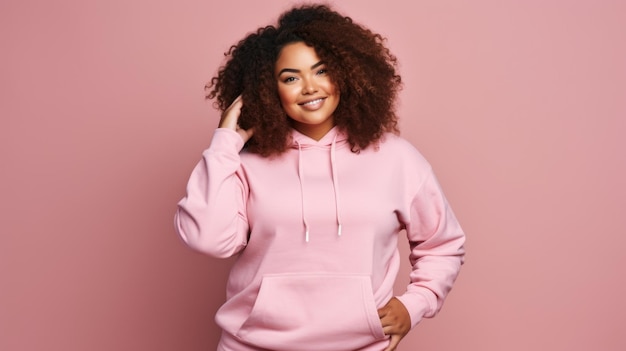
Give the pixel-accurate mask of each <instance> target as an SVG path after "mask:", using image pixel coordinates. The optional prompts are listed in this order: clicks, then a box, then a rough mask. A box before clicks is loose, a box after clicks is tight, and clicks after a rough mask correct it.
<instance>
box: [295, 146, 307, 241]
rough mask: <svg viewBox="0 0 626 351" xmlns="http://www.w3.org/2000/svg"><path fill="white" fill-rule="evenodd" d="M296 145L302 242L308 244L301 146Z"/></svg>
mask: <svg viewBox="0 0 626 351" xmlns="http://www.w3.org/2000/svg"><path fill="white" fill-rule="evenodd" d="M296 144H298V179H299V180H300V196H301V197H302V223H303V224H304V240H305V241H306V242H307V243H308V242H309V224H308V223H307V222H306V211H305V210H304V203H305V201H304V184H303V183H304V179H303V176H304V173H303V171H302V145H300V143H299V142H298V141H297V140H296Z"/></svg>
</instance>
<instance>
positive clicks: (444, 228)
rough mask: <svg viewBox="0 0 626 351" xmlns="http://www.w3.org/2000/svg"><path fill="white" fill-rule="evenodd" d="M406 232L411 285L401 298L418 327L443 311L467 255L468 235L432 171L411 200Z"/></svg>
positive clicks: (412, 322)
mask: <svg viewBox="0 0 626 351" xmlns="http://www.w3.org/2000/svg"><path fill="white" fill-rule="evenodd" d="M410 201H411V202H410V209H409V213H408V215H409V218H408V222H407V223H406V224H405V225H406V232H407V236H408V239H409V245H410V248H411V253H410V256H409V259H410V262H411V266H412V270H411V274H410V281H411V283H410V284H409V286H408V287H407V291H406V292H405V293H404V294H403V295H402V296H399V297H398V299H399V300H400V301H401V302H402V303H403V304H404V306H405V307H406V308H407V310H408V311H409V314H410V315H411V325H412V327H414V326H415V325H417V323H419V322H420V320H421V319H422V318H423V317H427V318H430V317H433V316H434V315H435V314H437V312H438V311H439V310H440V309H441V306H442V305H443V301H444V299H445V298H446V295H447V294H448V292H450V289H451V288H452V284H453V283H454V281H455V279H456V277H457V275H458V273H459V270H460V268H461V265H462V264H463V259H464V255H465V250H464V243H465V234H464V233H463V230H462V229H461V227H460V225H459V223H458V221H457V219H456V218H455V216H454V213H453V212H452V209H451V208H450V206H449V205H448V202H447V201H446V199H445V197H444V195H443V192H442V190H441V187H440V186H439V183H438V182H437V180H436V178H435V175H434V174H433V173H432V170H431V171H430V172H429V173H428V175H427V176H426V179H425V180H424V182H423V183H422V185H421V186H420V187H419V188H418V191H417V193H416V194H415V196H414V197H413V198H412V199H411V200H410Z"/></svg>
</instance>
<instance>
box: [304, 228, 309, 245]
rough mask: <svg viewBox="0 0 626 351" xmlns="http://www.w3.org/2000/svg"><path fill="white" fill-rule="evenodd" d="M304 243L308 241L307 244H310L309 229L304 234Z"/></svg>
mask: <svg viewBox="0 0 626 351" xmlns="http://www.w3.org/2000/svg"><path fill="white" fill-rule="evenodd" d="M304 241H306V242H307V243H308V242H309V230H308V229H307V230H306V232H305V233H304Z"/></svg>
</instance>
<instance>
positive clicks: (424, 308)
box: [396, 292, 434, 328]
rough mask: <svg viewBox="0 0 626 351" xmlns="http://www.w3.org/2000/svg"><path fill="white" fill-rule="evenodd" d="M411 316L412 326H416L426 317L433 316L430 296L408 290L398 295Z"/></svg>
mask: <svg viewBox="0 0 626 351" xmlns="http://www.w3.org/2000/svg"><path fill="white" fill-rule="evenodd" d="M396 298H397V299H398V300H400V302H402V304H403V305H404V307H406V310H407V311H409V315H410V316H411V328H413V327H415V326H416V325H417V324H418V323H419V322H420V321H421V320H422V318H424V317H431V316H432V315H433V314H434V313H433V311H434V308H432V306H431V304H430V302H429V301H428V298H427V297H426V296H424V295H422V294H420V293H416V292H410V293H409V292H407V293H405V294H404V295H402V296H397V297H396Z"/></svg>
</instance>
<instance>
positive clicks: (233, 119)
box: [219, 95, 243, 130]
mask: <svg viewBox="0 0 626 351" xmlns="http://www.w3.org/2000/svg"><path fill="white" fill-rule="evenodd" d="M242 107H243V99H242V98H241V95H240V96H238V97H237V98H236V99H235V101H233V103H232V104H230V106H228V108H227V109H226V110H225V111H224V113H222V116H221V118H220V124H219V127H220V128H230V129H233V130H237V121H238V120H239V116H240V115H241V108H242Z"/></svg>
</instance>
